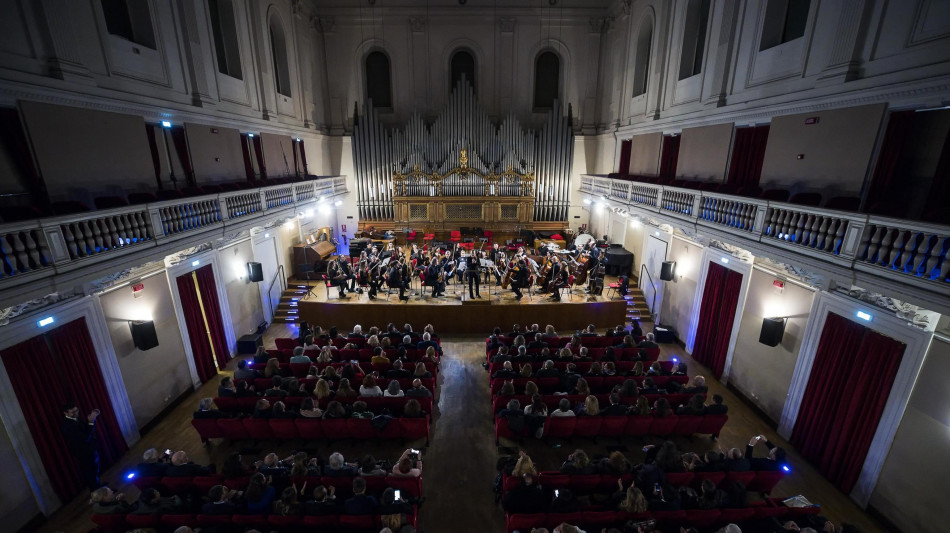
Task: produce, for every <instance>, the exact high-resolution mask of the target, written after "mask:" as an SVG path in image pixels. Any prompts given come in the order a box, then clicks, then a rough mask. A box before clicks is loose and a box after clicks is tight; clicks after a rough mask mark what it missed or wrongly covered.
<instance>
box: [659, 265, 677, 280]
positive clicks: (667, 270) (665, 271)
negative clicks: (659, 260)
mask: <svg viewBox="0 0 950 533" xmlns="http://www.w3.org/2000/svg"><path fill="white" fill-rule="evenodd" d="M675 270H676V261H663V267H662V268H661V269H660V279H661V280H663V281H673V272H674V271H675Z"/></svg>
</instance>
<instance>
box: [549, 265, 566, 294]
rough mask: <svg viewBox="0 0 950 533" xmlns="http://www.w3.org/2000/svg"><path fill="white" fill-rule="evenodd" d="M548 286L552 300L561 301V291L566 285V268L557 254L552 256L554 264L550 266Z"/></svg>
mask: <svg viewBox="0 0 950 533" xmlns="http://www.w3.org/2000/svg"><path fill="white" fill-rule="evenodd" d="M548 287H549V288H550V289H551V298H552V299H553V300H554V301H557V302H560V301H561V291H560V289H561V288H563V287H567V268H566V266H565V265H564V263H562V262H561V260H560V259H558V258H557V256H554V264H553V265H552V266H551V275H550V277H549V281H548Z"/></svg>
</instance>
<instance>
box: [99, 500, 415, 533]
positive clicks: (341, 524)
mask: <svg viewBox="0 0 950 533" xmlns="http://www.w3.org/2000/svg"><path fill="white" fill-rule="evenodd" d="M417 518H418V509H417V508H416V507H415V506H414V507H413V511H412V514H410V515H407V516H406V519H407V521H408V522H409V523H410V524H412V525H413V527H415V525H416V524H417ZM92 521H93V522H95V523H96V524H98V525H99V527H101V528H102V530H103V531H105V532H106V533H124V532H125V531H128V530H129V529H131V528H160V529H169V530H174V529H176V528H179V527H182V526H188V527H192V528H198V527H202V528H214V529H213V530H215V531H219V532H224V531H232V530H233V531H246V530H247V529H248V528H257V529H264V530H266V531H281V532H282V531H298V530H300V528H307V529H308V530H309V529H310V528H315V529H313V531H321V532H328V533H329V532H334V531H341V532H343V531H345V532H348V533H354V532H361V533H362V532H372V533H377V532H378V531H379V530H380V528H381V527H382V522H381V521H380V517H379V516H378V515H331V516H281V515H243V514H242V515H203V514H174V515H171V514H166V515H134V514H129V515H102V514H94V515H92Z"/></svg>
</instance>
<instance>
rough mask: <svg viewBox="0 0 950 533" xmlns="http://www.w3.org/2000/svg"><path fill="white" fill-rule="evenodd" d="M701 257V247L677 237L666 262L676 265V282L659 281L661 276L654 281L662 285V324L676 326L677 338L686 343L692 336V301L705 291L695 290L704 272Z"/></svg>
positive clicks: (672, 242)
mask: <svg viewBox="0 0 950 533" xmlns="http://www.w3.org/2000/svg"><path fill="white" fill-rule="evenodd" d="M702 255H703V247H702V246H699V245H698V244H696V243H694V242H691V241H688V240H685V239H683V238H680V237H678V236H677V235H674V236H673V239H672V241H670V248H669V252H668V253H667V255H666V259H667V261H676V271H675V275H674V276H673V281H660V278H659V276H654V277H653V279H654V281H655V282H656V283H658V284H662V285H663V289H662V294H663V301H662V304H661V305H660V320H661V321H662V322H663V324H664V325H669V326H673V328H674V329H675V330H676V336H677V337H679V338H680V339H682V340H684V341H685V340H686V335H687V333H688V332H689V327H690V315H691V313H692V310H693V299H694V297H695V294H696V291H697V290H702V288H699V289H697V286H696V283H697V279H698V277H699V273H700V268H703V265H702V264H701V263H702V262H701V260H700V259H701V258H702Z"/></svg>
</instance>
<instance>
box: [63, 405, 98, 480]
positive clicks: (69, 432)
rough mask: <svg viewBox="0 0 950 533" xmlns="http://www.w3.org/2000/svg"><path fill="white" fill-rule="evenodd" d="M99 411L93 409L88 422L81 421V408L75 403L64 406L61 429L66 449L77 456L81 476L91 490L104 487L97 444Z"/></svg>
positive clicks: (87, 419)
mask: <svg viewBox="0 0 950 533" xmlns="http://www.w3.org/2000/svg"><path fill="white" fill-rule="evenodd" d="M98 416H99V410H98V409H93V410H92V412H91V413H89V415H88V416H87V417H86V420H79V407H76V403H75V402H70V403H67V404H65V405H64V406H63V420H62V422H61V423H60V427H61V428H62V431H63V438H64V439H65V440H66V447H67V448H69V451H71V452H72V453H73V455H74V456H76V461H77V462H78V463H79V475H80V477H82V480H83V483H85V484H86V485H87V486H88V487H89V490H96V489H98V488H99V487H101V486H102V483H100V482H99V450H98V443H97V442H96V427H95V426H96V418H97V417H98Z"/></svg>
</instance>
